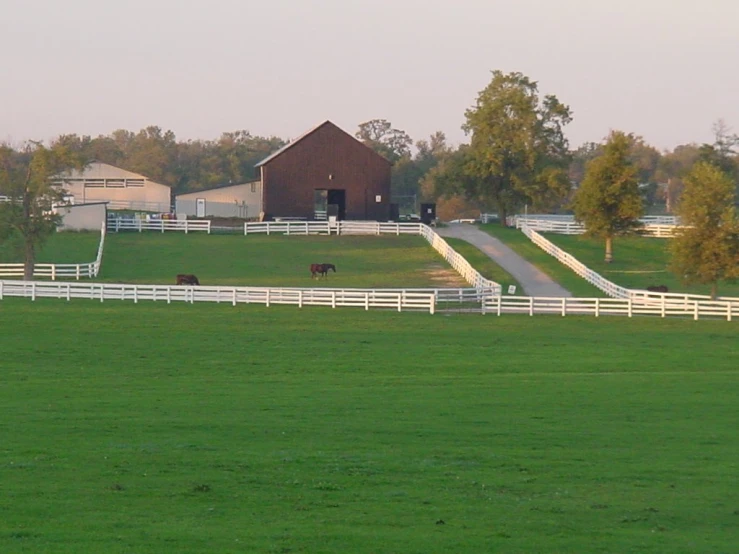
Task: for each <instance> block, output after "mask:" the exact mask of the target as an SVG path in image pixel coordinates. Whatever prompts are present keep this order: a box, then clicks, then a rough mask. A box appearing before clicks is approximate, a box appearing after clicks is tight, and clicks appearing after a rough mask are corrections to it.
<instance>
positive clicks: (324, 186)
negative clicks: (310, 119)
mask: <svg viewBox="0 0 739 554" xmlns="http://www.w3.org/2000/svg"><path fill="white" fill-rule="evenodd" d="M257 167H258V168H259V170H260V173H261V180H262V206H263V211H264V216H265V217H266V218H267V219H269V218H272V217H299V218H304V219H325V218H326V217H327V215H331V214H330V213H329V212H331V213H335V214H336V216H337V217H338V218H339V219H370V220H384V219H387V217H388V213H389V206H390V171H391V163H390V162H389V161H388V160H387V159H385V158H384V157H383V156H381V155H379V154H378V153H377V152H375V151H374V150H372V149H371V148H369V147H368V146H366V145H364V144H363V143H362V142H360V141H359V140H357V139H356V138H354V137H353V136H351V135H350V134H349V133H347V132H345V131H343V130H342V129H340V128H339V127H337V126H336V125H334V124H333V123H331V122H330V121H324V122H323V123H321V124H320V125H318V126H316V127H314V128H313V129H311V130H309V131H307V132H306V133H304V134H303V135H301V136H300V137H298V138H297V139H295V140H293V141H292V142H290V143H289V144H287V145H286V146H284V147H283V148H281V149H280V150H278V151H276V152H275V153H273V154H272V155H270V156H268V157H267V158H265V159H264V160H262V161H261V162H259V164H257Z"/></svg>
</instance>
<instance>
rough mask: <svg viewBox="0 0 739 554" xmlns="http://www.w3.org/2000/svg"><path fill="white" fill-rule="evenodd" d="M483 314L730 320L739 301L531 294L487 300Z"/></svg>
mask: <svg viewBox="0 0 739 554" xmlns="http://www.w3.org/2000/svg"><path fill="white" fill-rule="evenodd" d="M483 313H494V314H497V315H501V314H504V313H505V314H511V313H518V314H528V315H531V316H533V315H538V314H557V315H562V316H566V315H593V316H595V317H599V316H601V315H620V316H628V317H633V316H637V315H645V316H659V317H668V316H684V317H692V318H693V319H696V320H697V319H700V318H721V319H726V320H727V321H732V319H734V318H737V317H739V301H737V302H730V301H726V300H724V301H711V300H688V299H684V298H669V297H667V295H665V296H662V297H661V298H659V299H638V298H536V297H531V296H497V297H492V298H488V299H486V300H485V301H484V302H483Z"/></svg>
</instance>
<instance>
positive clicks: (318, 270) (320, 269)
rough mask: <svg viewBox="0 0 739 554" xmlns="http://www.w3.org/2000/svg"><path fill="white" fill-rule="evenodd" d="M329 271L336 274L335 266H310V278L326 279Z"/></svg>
mask: <svg viewBox="0 0 739 554" xmlns="http://www.w3.org/2000/svg"><path fill="white" fill-rule="evenodd" d="M329 270H332V271H333V272H334V273H336V266H335V265H334V264H310V278H311V279H314V278H316V279H317V278H318V277H323V278H328V272H329Z"/></svg>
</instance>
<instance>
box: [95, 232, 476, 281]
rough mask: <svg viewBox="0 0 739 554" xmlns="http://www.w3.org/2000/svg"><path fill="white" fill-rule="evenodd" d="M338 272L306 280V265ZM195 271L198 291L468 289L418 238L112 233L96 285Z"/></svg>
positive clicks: (167, 277) (165, 278)
mask: <svg viewBox="0 0 739 554" xmlns="http://www.w3.org/2000/svg"><path fill="white" fill-rule="evenodd" d="M313 263H332V264H334V265H335V266H336V272H335V273H334V272H330V273H329V275H328V278H326V279H320V280H315V279H313V280H312V279H311V273H310V265H311V264H313ZM179 273H194V274H195V275H197V276H198V278H199V280H200V283H201V284H203V285H243V286H247V285H248V286H272V287H285V286H286V287H316V286H323V287H341V288H352V287H362V288H401V287H408V288H413V287H439V288H442V287H467V286H469V285H468V284H467V283H466V281H465V280H464V279H462V277H461V276H460V275H459V274H458V273H457V272H456V271H455V270H454V269H452V268H451V266H449V264H448V263H447V262H446V261H445V260H444V259H443V258H442V257H441V256H440V255H439V254H438V253H437V252H436V251H435V250H434V249H433V248H431V246H430V245H429V244H428V242H426V241H425V240H424V239H422V238H421V237H411V236H400V237H397V236H341V237H336V236H330V237H329V236H298V237H296V236H291V237H288V236H280V235H277V236H266V235H250V236H242V235H206V234H194V233H191V234H188V235H185V234H181V233H163V234H162V233H141V234H139V233H120V234H116V233H111V234H109V235H108V237H107V239H106V244H105V252H104V255H103V264H102V270H101V272H100V279H102V280H104V281H114V282H124V283H171V284H174V283H175V277H176V275H177V274H179Z"/></svg>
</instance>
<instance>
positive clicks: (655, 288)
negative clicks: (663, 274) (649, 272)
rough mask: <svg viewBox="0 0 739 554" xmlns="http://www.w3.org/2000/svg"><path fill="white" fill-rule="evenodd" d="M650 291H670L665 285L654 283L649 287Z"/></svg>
mask: <svg viewBox="0 0 739 554" xmlns="http://www.w3.org/2000/svg"><path fill="white" fill-rule="evenodd" d="M647 290H648V291H649V292H669V291H668V290H667V287H666V286H665V285H652V286H649V287H647Z"/></svg>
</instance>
